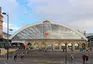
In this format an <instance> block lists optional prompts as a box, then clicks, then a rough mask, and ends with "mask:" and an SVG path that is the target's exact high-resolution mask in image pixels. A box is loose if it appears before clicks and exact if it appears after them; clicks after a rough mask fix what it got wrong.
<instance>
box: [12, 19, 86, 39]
mask: <svg viewBox="0 0 93 64" xmlns="http://www.w3.org/2000/svg"><path fill="white" fill-rule="evenodd" d="M10 39H14V40H17V39H24V40H25V39H84V40H87V39H86V37H85V36H84V35H83V34H82V33H80V32H78V31H77V30H74V29H72V28H70V27H69V26H67V25H64V24H62V23H57V22H51V21H48V20H46V21H43V22H37V23H33V24H30V25H27V26H25V27H23V28H21V29H19V30H18V31H17V32H16V33H14V34H13V35H12V36H11V37H10Z"/></svg>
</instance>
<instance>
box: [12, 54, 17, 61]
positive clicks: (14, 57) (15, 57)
mask: <svg viewBox="0 0 93 64" xmlns="http://www.w3.org/2000/svg"><path fill="white" fill-rule="evenodd" d="M13 59H14V61H16V60H17V53H14V55H13Z"/></svg>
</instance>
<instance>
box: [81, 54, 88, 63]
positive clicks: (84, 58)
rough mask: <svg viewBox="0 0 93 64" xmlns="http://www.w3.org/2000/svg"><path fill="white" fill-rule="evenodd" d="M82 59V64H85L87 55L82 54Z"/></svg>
mask: <svg viewBox="0 0 93 64" xmlns="http://www.w3.org/2000/svg"><path fill="white" fill-rule="evenodd" d="M82 59H83V64H87V61H88V56H87V55H85V54H83V55H82Z"/></svg>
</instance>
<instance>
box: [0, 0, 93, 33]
mask: <svg viewBox="0 0 93 64" xmlns="http://www.w3.org/2000/svg"><path fill="white" fill-rule="evenodd" d="M0 7H2V12H6V13H7V14H9V24H10V27H9V28H10V29H13V31H10V33H14V32H16V31H17V30H18V29H20V28H22V27H23V26H25V25H28V24H32V23H34V22H38V21H44V20H47V19H49V20H52V21H56V22H62V23H63V24H66V25H69V26H71V27H74V28H77V29H79V30H82V31H86V32H87V33H93V0H0ZM3 16H4V15H3ZM3 21H4V23H3V27H4V28H3V31H4V32H6V25H7V22H6V21H7V17H6V16H4V18H3Z"/></svg>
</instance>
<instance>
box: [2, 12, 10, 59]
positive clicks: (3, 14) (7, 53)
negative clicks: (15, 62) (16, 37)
mask: <svg viewBox="0 0 93 64" xmlns="http://www.w3.org/2000/svg"><path fill="white" fill-rule="evenodd" d="M2 14H3V15H6V16H7V43H8V44H9V37H8V35H9V15H8V14H7V13H5V12H3V13H2ZM6 49H7V60H8V51H9V50H8V49H9V48H8V45H7V47H6Z"/></svg>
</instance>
